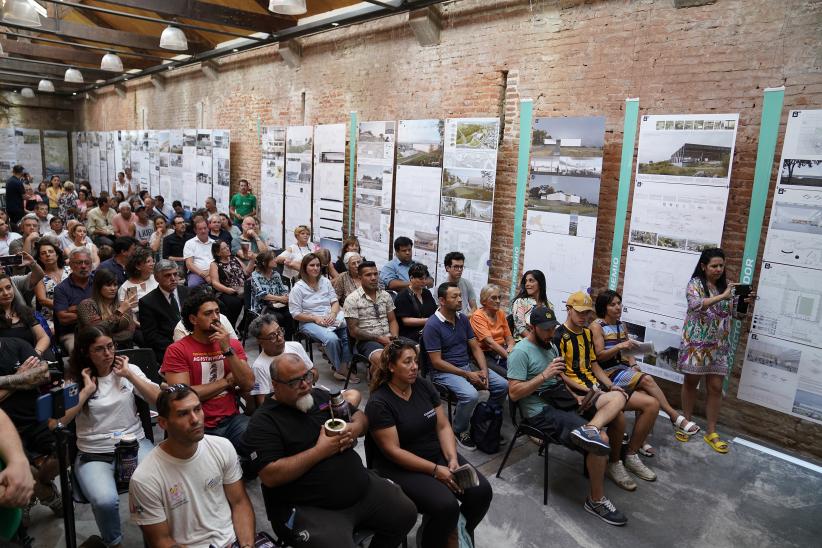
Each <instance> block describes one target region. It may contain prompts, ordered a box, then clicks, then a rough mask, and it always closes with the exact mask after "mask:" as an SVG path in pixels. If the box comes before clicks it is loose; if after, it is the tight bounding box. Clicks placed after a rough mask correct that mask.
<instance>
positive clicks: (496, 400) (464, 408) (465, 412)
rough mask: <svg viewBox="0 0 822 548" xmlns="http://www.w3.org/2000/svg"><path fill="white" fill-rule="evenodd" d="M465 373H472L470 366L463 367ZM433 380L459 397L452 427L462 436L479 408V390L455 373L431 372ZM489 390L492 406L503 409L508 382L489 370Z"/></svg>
mask: <svg viewBox="0 0 822 548" xmlns="http://www.w3.org/2000/svg"><path fill="white" fill-rule="evenodd" d="M460 369H462V370H464V371H471V368H470V367H469V366H465V367H461V368H460ZM431 380H432V381H435V382H438V383H440V384H442V385H445V386H447V387H448V389H449V390H451V391H452V392H453V393H454V394H456V396H457V408H456V409H455V410H454V422H453V424H452V425H451V427H452V428H453V430H454V433H455V434H461V433H463V432H465V431H466V430H468V426H469V425H470V423H471V415H473V414H474V408H475V407H476V406H477V403H478V401H477V397H478V394H477V389H476V388H474V385H473V384H471V383H470V382H468V381H467V380H466V379H464V378H463V377H460V376H458V375H454V374H453V373H443V372H442V371H437V370H433V371H431ZM488 389H489V390H490V391H491V398H490V399H489V400H488V401H489V403H491V404H496V405H498V406H500V408H502V404H503V403H504V402H505V396H506V395H507V394H508V381H506V380H505V379H503V378H502V377H500V376H499V375H497V374H496V373H495V372H494V371H493V370H491V369H489V370H488Z"/></svg>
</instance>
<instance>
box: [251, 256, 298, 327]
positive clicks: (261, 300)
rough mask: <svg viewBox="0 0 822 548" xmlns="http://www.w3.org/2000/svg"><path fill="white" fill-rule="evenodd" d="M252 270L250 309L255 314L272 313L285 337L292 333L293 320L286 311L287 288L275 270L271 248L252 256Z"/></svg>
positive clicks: (275, 263) (274, 258)
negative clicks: (253, 266) (253, 265)
mask: <svg viewBox="0 0 822 548" xmlns="http://www.w3.org/2000/svg"><path fill="white" fill-rule="evenodd" d="M254 264H255V268H254V272H252V273H251V310H252V312H254V313H255V314H258V315H259V314H273V315H274V316H276V318H277V323H278V324H280V326H282V328H283V329H284V330H285V337H286V338H287V339H291V337H292V335H293V334H294V333H293V331H294V328H293V325H294V320H293V319H292V318H291V313H290V312H289V311H288V288H287V287H286V286H285V284H284V283H283V280H282V278H281V277H280V273H279V272H277V269H276V267H277V257H276V256H275V255H274V252H273V251H272V250H270V249H269V250H268V251H264V252H263V253H260V254H259V255H257V257H255V258H254Z"/></svg>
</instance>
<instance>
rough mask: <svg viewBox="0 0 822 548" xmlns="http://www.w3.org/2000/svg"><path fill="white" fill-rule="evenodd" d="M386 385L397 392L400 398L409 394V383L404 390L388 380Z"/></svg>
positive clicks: (404, 397)
mask: <svg viewBox="0 0 822 548" xmlns="http://www.w3.org/2000/svg"><path fill="white" fill-rule="evenodd" d="M388 386H390V387H391V389H392V390H393V391H394V392H396V393H398V394H397V395H398V396H400V397H401V398H402V399H407V397H408V396H410V395H411V386H410V385H409V386H408V388H406V389H405V390H402V389H401V388H399V387H398V386H397V385H396V384H394V383H392V382H390V381H389V382H388Z"/></svg>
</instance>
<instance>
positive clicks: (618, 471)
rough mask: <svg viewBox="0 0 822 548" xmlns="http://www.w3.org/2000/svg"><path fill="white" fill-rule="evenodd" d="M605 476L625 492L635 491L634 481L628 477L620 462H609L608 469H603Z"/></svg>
mask: <svg viewBox="0 0 822 548" xmlns="http://www.w3.org/2000/svg"><path fill="white" fill-rule="evenodd" d="M605 475H606V476H608V477H609V478H611V480H612V481H613V482H614V483H616V484H617V485H618V486H620V487H622V488H623V489H625V490H626V491H634V490H635V489H636V483H634V480H632V479H631V476H629V475H628V471H627V470H625V467H624V466H623V465H622V461H621V460H619V461H616V462H609V463H608V468H606V469H605Z"/></svg>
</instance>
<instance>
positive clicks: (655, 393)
mask: <svg viewBox="0 0 822 548" xmlns="http://www.w3.org/2000/svg"><path fill="white" fill-rule="evenodd" d="M594 308H595V310H596V315H597V319H596V320H594V321H593V322H591V323H590V324H588V329H590V330H591V337H592V339H593V343H594V352H596V356H597V363H598V364H599V366H600V368H602V370H603V371H605V374H606V375H608V378H609V379H611V382H612V383H613V384H614V385H616V386H619V387H621V388H622V389H623V390H625V391H626V392H628V393H629V394H630V393H631V392H633V391H634V390H639V391H641V392H643V393H644V394H648V395H650V396H651V397H653V398H654V399H656V401H658V402H659V406H660V408H661V409H662V410H663V411H665V413H666V414H667V415H668V418H669V419H670V421H671V423H672V424H673V426H674V430H675V431H676V432H677V433H678V434H679V436H678V438H679V437H682V436H684V437H685V439H686V440H687V439H688V438H689V437H690V436H692V435H694V434H696V433H697V432H699V426H697V425H696V424H695V423H694V422H691V421H686V420H685V417H684V416H683V415H682V414H680V413H679V412H678V411H677V410H676V409H674V408H673V406H671V404H670V403H668V398H666V397H665V394H664V393H663V392H662V390H661V389H660V388H659V386H657V384H656V382H655V381H654V378H653V377H652V376H650V375H646V374H644V373H642V370H641V369H640V368H639V366H638V365H637V363H636V359H635V358H634V357H633V356H631V355H628V354H626V355H624V356H623V354H622V351H623V350H625V351H629V350H631V349H633V348H636V347H637V346H638V344H639V343H637V342H636V341H634V340H633V339H631V338H629V337H628V334H627V331H626V329H625V326H624V325H623V324H622V321H621V320H620V318H621V316H622V295H620V294H619V293H617V292H616V291H611V290H610V289H609V290H606V291H603V292H602V293H600V294H599V295H598V296H597V298H596V301H595V303H594ZM640 423H641V421H639V420H637V421H636V422H635V423H634V424H635V426H636V425H639V424H640ZM631 441H633V438H632V440H631ZM637 451H639V452H640V453H642V454H643V455H645V456H653V455H654V454H655V451H654V450H653V447H651V445H649V444H647V443H646V444H644V445H642V446H637V445H636V444H635V443H629V445H628V454H629V455H630V454H634V453H636V452H637ZM626 467H627V463H626Z"/></svg>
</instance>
